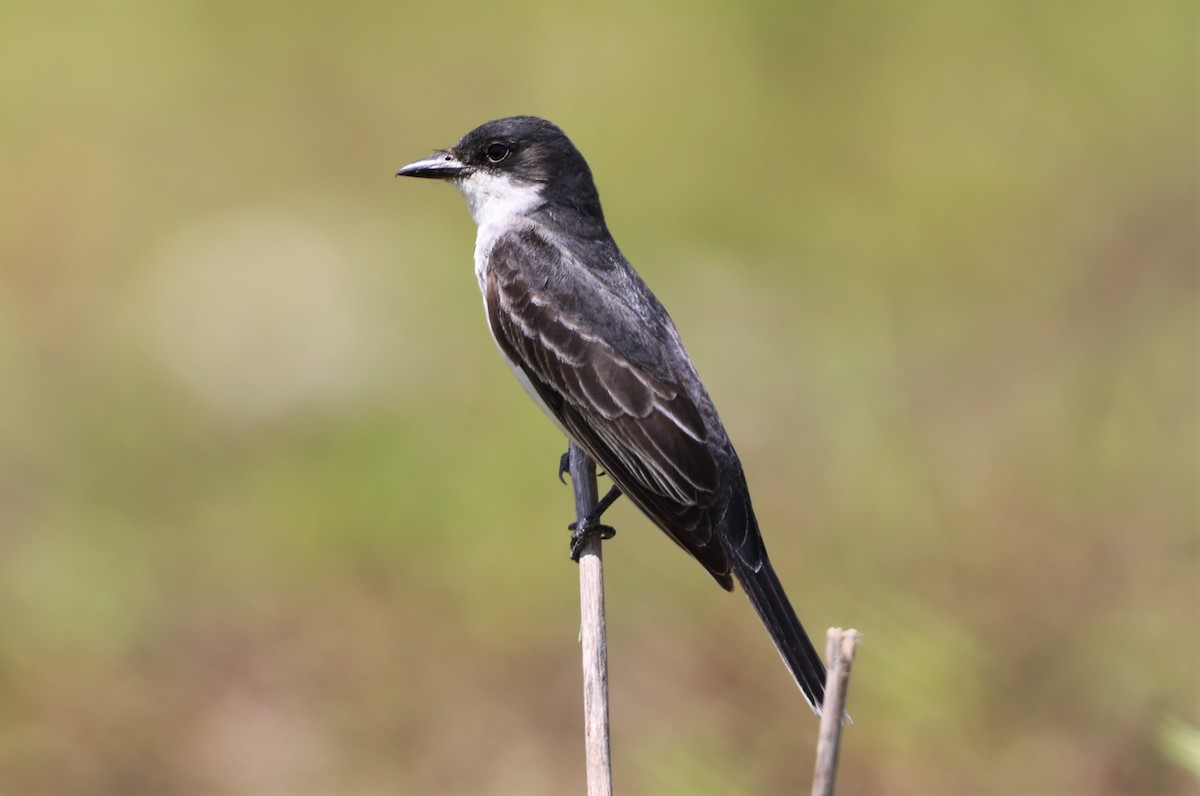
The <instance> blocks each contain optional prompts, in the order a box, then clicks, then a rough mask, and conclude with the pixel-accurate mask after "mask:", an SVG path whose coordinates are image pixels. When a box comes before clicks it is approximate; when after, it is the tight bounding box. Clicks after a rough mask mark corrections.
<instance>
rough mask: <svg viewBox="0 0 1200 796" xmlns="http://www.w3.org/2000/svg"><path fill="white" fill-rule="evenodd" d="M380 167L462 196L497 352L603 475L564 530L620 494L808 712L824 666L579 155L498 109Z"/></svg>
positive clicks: (595, 517)
mask: <svg viewBox="0 0 1200 796" xmlns="http://www.w3.org/2000/svg"><path fill="white" fill-rule="evenodd" d="M396 176H405V177H426V178H431V179H441V180H448V181H450V182H452V183H454V185H455V186H457V187H458V189H459V190H460V191H462V193H463V195H464V196H466V198H467V205H468V206H469V207H470V209H471V215H472V216H473V217H474V219H475V223H476V225H477V226H478V228H479V230H478V236H477V237H476V240H475V276H476V277H477V278H478V279H479V288H480V290H482V291H483V303H484V309H485V311H486V312H487V320H488V325H489V326H490V328H491V331H492V336H493V337H494V338H495V340H496V345H497V346H499V348H500V353H502V354H503V355H504V358H505V359H506V360H507V361H508V365H509V367H511V368H512V371H513V373H514V374H516V377H517V380H518V381H520V382H521V384H522V385H523V386H524V387H525V390H526V391H527V392H528V393H529V395H530V397H532V398H533V400H534V401H535V402H536V403H537V404H538V406H540V407H541V408H542V411H544V412H545V413H546V414H547V415H548V416H549V417H550V419H551V420H553V421H554V423H555V425H557V426H558V427H559V429H561V430H562V432H563V433H564V434H566V435H567V437H568V438H570V439H571V440H573V441H574V442H575V443H576V444H577V445H579V446H580V447H581V448H582V449H583V450H584V451H585V452H586V453H587V454H588V455H589V456H591V457H592V459H594V460H595V461H596V462H597V463H599V465H600V466H601V467H602V468H603V469H604V472H606V473H607V474H608V476H609V477H610V478H611V479H612V481H613V483H614V484H615V487H614V488H613V490H612V491H610V493H609V494H608V495H606V496H605V498H604V499H603V500H601V501H600V503H599V504H598V505H597V507H596V510H595V511H593V512H592V513H591V514H590V515H589V516H588V517H587V519H586V520H585V521H584V522H583V523H582V525H583V526H585V527H583V528H579V529H577V532H580V531H583V530H585V529H586V526H588V525H590V526H591V527H592V529H593V530H595V529H596V528H597V526H598V521H599V519H600V515H601V514H602V513H603V511H604V509H605V508H607V507H608V505H609V504H610V503H611V502H612V500H614V499H615V498H616V497H617V496H618V495H620V494H625V495H627V496H628V497H629V499H630V500H632V501H633V503H634V505H636V506H637V507H638V508H639V509H641V511H642V512H643V513H644V514H645V515H646V516H647V517H649V518H650V520H651V521H652V522H653V523H654V524H655V525H657V526H658V527H659V528H661V529H662V530H663V531H664V532H665V533H666V534H667V536H669V537H671V539H673V540H674V541H675V542H676V544H678V545H679V546H680V547H682V548H683V549H684V550H686V551H687V552H689V553H691V554H692V556H693V557H695V558H696V560H697V561H699V562H700V563H701V564H702V565H703V566H704V568H705V569H706V570H708V572H709V574H710V575H712V576H713V577H714V578H715V579H716V581H717V583H719V584H721V586H722V587H723V588H724V589H726V590H727V591H732V590H733V578H737V580H738V582H739V583H741V584H742V588H743V589H745V591H746V594H747V596H749V598H750V602H751V603H752V604H753V605H754V609H755V610H756V611H757V612H758V615H759V617H760V618H761V619H762V622H763V624H764V625H765V626H766V628H767V632H769V633H770V634H771V640H772V641H773V642H775V647H776V649H778V650H779V654H780V655H781V656H782V657H783V660H784V663H786V664H787V667H788V669H789V670H790V671H791V673H792V677H793V678H795V680H796V684H797V685H799V686H800V690H801V691H802V692H803V693H804V697H805V699H807V700H808V703H809V705H811V706H812V708H813V710H815V711H816V712H817V713H818V714H819V713H820V710H821V702H822V698H823V696H824V693H825V667H824V666H823V665H822V664H821V658H820V656H819V655H818V654H817V651H816V650H815V649H813V645H812V642H811V641H809V638H808V635H807V634H806V633H805V632H804V627H803V626H802V625H801V624H800V620H799V619H797V618H796V612H795V611H794V610H792V606H791V604H790V603H789V602H788V599H787V595H785V594H784V592H783V586H782V585H781V584H780V583H779V578H778V577H776V575H775V571H774V569H772V568H771V562H770V560H769V559H768V558H767V550H766V548H765V547H764V546H763V541H762V537H761V535H760V534H759V530H758V523H757V522H756V521H755V519H754V511H753V510H752V509H751V507H750V492H749V490H748V488H747V487H746V478H745V476H744V475H743V474H742V465H741V462H740V461H739V460H738V457H737V453H735V452H734V450H733V445H731V444H730V442H729V437H728V436H727V435H726V433H725V427H724V426H722V425H721V420H720V418H719V417H718V416H717V410H716V409H715V408H714V407H713V403H712V399H710V398H709V397H708V392H707V391H706V390H705V389H704V385H703V384H701V383H700V377H699V376H697V375H696V369H695V368H694V367H693V366H692V362H691V360H690V359H688V355H687V352H686V351H684V348H683V343H682V342H681V341H680V339H679V332H678V331H676V329H675V324H674V323H672V321H671V318H670V316H669V315H667V311H666V310H665V309H663V306H662V304H660V303H659V301H658V299H657V298H655V296H654V294H653V293H651V292H650V289H649V288H648V287H646V284H645V283H644V282H642V280H641V278H640V277H639V276H638V275H637V274H636V273H635V272H634V270H633V268H631V267H630V265H629V263H628V262H627V261H626V260H625V257H624V256H623V255H622V254H621V251H620V249H618V248H617V244H616V243H615V242H614V241H613V239H612V235H610V234H609V231H608V227H607V225H605V223H604V213H603V212H602V211H601V209H600V196H599V194H598V193H597V192H596V186H595V183H593V181H592V172H591V170H590V169H589V168H588V165H587V162H586V161H585V160H584V159H583V155H581V154H580V153H579V150H578V149H576V148H575V146H574V144H572V143H571V141H570V139H568V138H567V136H566V135H565V134H564V133H563V131H562V130H560V129H559V128H558V127H556V126H555V125H553V124H551V123H550V122H548V121H545V120H544V119H538V118H536V117H533V116H514V117H511V118H507V119H497V120H495V121H490V122H487V123H485V124H482V125H480V126H479V127H476V128H475V129H474V130H472V131H471V132H469V133H467V134H466V135H465V136H463V138H462V140H461V141H459V142H458V143H457V144H455V145H454V146H453V147H451V148H450V149H448V150H441V151H438V152H437V153H436V154H434V155H433V156H431V157H428V158H425V159H424V160H418V161H416V162H415V163H410V164H408V165H407V166H405V167H404V168H402V169H400V170H399V171H398V172H396ZM599 527H600V528H603V527H604V526H599Z"/></svg>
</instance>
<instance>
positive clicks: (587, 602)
mask: <svg viewBox="0 0 1200 796" xmlns="http://www.w3.org/2000/svg"><path fill="white" fill-rule="evenodd" d="M569 455H570V460H569V465H570V472H571V484H572V486H573V487H574V490H575V515H576V519H577V521H579V522H582V521H583V518H584V517H586V516H587V515H588V513H589V512H591V510H592V508H594V507H595V505H596V503H597V501H598V498H597V496H596V463H595V462H593V461H592V460H591V459H590V458H588V455H587V454H586V453H584V452H583V451H582V450H580V449H579V447H577V446H576V445H575V443H574V442H572V443H571V448H570V454H569ZM579 607H580V614H581V620H582V626H581V632H580V641H581V642H582V647H583V721H584V725H583V726H584V748H585V752H586V755H587V787H588V789H587V792H588V796H612V753H611V750H610V749H609V742H608V643H607V640H606V637H605V630H604V565H603V559H602V557H601V554H600V534H599V533H589V534H588V535H587V537H586V538H585V539H584V541H583V545H582V547H581V548H580V555H579Z"/></svg>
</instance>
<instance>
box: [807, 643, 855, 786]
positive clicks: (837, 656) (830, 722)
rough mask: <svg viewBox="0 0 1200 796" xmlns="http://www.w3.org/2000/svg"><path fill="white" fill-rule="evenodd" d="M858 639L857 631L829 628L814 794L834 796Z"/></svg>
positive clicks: (847, 717)
mask: <svg viewBox="0 0 1200 796" xmlns="http://www.w3.org/2000/svg"><path fill="white" fill-rule="evenodd" d="M858 638H859V634H858V631H857V630H842V629H841V628H840V627H831V628H829V637H828V643H827V646H826V648H825V658H826V660H827V665H828V674H826V676H825V703H824V705H822V706H821V729H820V734H819V735H818V736H817V763H816V771H815V773H814V774H813V789H812V792H813V796H833V786H834V780H835V779H836V778H837V764H838V751H839V747H840V746H841V743H842V726H843V725H844V724H846V723H848V722H849V720H850V717H849V716H847V715H846V688H847V687H848V686H849V685H850V666H851V664H853V663H854V652H855V650H856V648H857V647H858Z"/></svg>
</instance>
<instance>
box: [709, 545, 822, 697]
mask: <svg viewBox="0 0 1200 796" xmlns="http://www.w3.org/2000/svg"><path fill="white" fill-rule="evenodd" d="M730 558H731V559H732V560H733V574H734V575H735V576H736V577H737V579H738V582H739V583H741V584H742V588H743V589H745V591H746V596H747V597H749V598H750V603H751V604H752V605H753V606H754V610H755V611H757V612H758V617H759V619H761V620H762V623H763V625H764V626H765V627H766V628H767V632H768V633H770V634H771V640H772V641H773V642H775V649H777V650H779V655H780V657H782V658H783V662H784V663H785V664H787V667H788V670H789V671H790V672H791V673H792V678H793V679H795V681H796V685H798V686H800V691H801V692H802V693H803V694H804V698H805V699H807V700H808V704H809V705H810V706H811V707H812V709H813V712H815V713H816V714H817V715H818V716H820V715H821V703H822V702H823V701H824V699H825V665H824V664H823V663H821V656H820V655H818V654H817V650H816V649H815V648H814V647H813V644H812V642H811V641H810V640H809V638H808V634H807V633H805V632H804V626H803V625H801V624H800V620H799V619H798V618H797V617H796V612H795V611H794V610H792V605H791V603H789V602H788V598H787V595H786V594H784V593H783V586H782V584H780V582H779V578H778V577H776V575H775V570H774V569H772V568H771V562H770V561H769V560H768V559H767V556H766V553H765V551H764V552H763V554H762V559H761V561H760V562H759V566H758V569H757V570H756V569H754V568H753V567H752V566H750V565H749V564H747V563H746V562H744V561H743V560H742V558H741V556H739V555H738V554H737V553H736V552H734V553H733V554H732V555H731V556H730Z"/></svg>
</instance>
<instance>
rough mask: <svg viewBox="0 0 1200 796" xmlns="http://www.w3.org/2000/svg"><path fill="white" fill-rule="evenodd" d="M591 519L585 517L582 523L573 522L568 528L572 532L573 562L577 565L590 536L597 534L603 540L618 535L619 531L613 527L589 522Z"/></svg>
mask: <svg viewBox="0 0 1200 796" xmlns="http://www.w3.org/2000/svg"><path fill="white" fill-rule="evenodd" d="M589 519H590V518H588V517H585V518H584V519H583V521H582V522H573V523H571V524H570V525H568V526H567V528H569V529H570V531H571V560H572V561H574V562H575V563H577V564H578V563H579V556H580V555H581V554H582V553H583V545H584V543H585V542H586V541H587V538H588V536H590V535H591V534H594V533H595V534H599V535H600V538H601V539H611V538H613V537H614V536H616V535H617V529H616V528H614V527H612V526H611V525H604V524H602V523H600V522H598V521H589Z"/></svg>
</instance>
